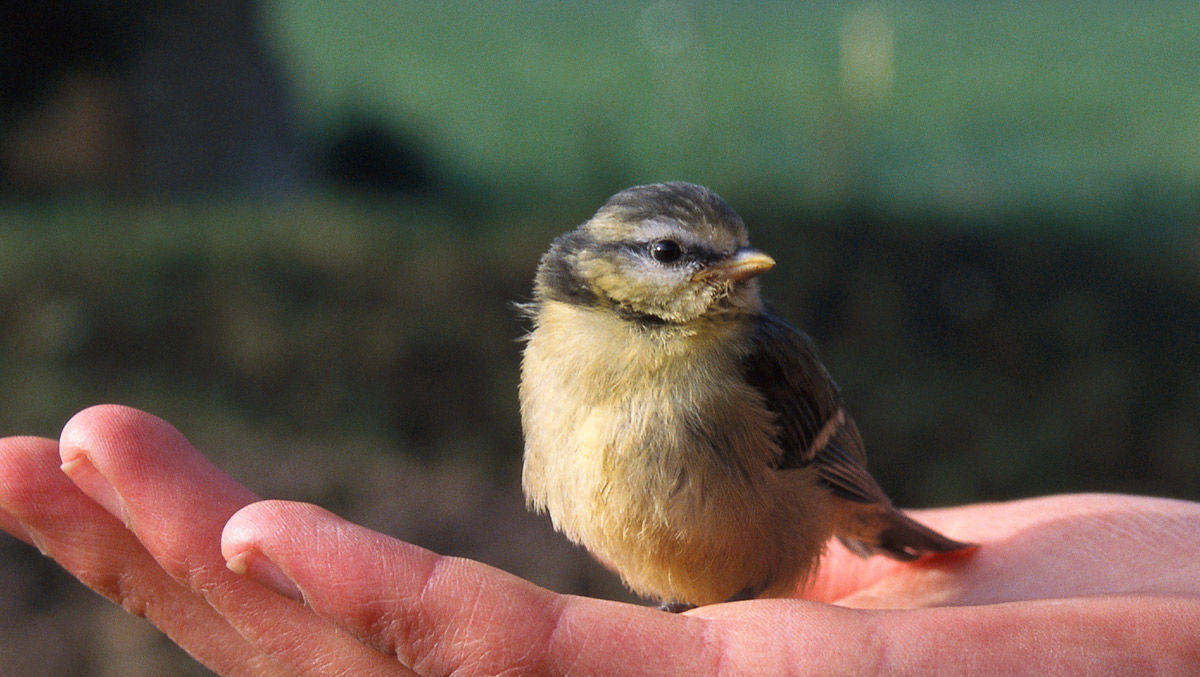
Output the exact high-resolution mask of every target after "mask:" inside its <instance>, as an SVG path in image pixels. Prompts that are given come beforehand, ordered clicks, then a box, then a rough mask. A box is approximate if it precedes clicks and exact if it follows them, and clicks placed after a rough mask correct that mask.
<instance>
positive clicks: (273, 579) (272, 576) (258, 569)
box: [225, 550, 304, 602]
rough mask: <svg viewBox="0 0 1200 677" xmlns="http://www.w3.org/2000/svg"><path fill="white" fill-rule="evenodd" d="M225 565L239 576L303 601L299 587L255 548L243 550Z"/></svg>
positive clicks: (289, 597)
mask: <svg viewBox="0 0 1200 677" xmlns="http://www.w3.org/2000/svg"><path fill="white" fill-rule="evenodd" d="M225 566H227V567H229V570H230V571H232V572H233V573H235V574H238V575H239V576H245V577H247V578H249V579H250V580H252V581H254V582H256V583H258V584H259V585H263V586H266V587H268V588H270V589H272V590H274V591H275V592H277V593H279V594H281V595H283V596H284V597H287V598H288V599H294V600H296V601H297V602H302V601H304V597H303V596H302V595H301V594H300V588H299V587H297V586H296V584H295V583H293V582H292V579H290V578H288V577H287V575H285V574H284V573H283V570H282V569H280V568H279V567H278V566H276V565H275V563H274V562H272V561H271V560H269V559H267V558H266V557H265V556H264V555H263V554H262V553H260V552H258V551H257V550H245V551H243V552H240V553H238V554H236V555H234V556H233V557H230V558H229V559H228V560H226V561H225Z"/></svg>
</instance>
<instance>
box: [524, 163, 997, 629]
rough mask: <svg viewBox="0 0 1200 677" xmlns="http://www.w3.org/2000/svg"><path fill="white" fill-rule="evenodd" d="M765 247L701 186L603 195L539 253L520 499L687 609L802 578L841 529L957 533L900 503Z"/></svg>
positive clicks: (911, 546)
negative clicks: (774, 275) (762, 282)
mask: <svg viewBox="0 0 1200 677" xmlns="http://www.w3.org/2000/svg"><path fill="white" fill-rule="evenodd" d="M774 266H775V260H774V259H772V258H771V257H770V256H768V255H767V254H765V253H764V252H762V251H760V250H758V249H754V248H752V247H751V246H750V243H749V238H748V232H747V228H746V225H745V223H744V222H743V220H742V219H741V217H740V216H738V214H737V213H736V212H735V211H734V210H733V209H732V208H731V207H730V206H729V205H728V204H727V203H726V202H725V201H724V200H723V199H721V197H719V196H718V195H717V194H716V193H714V192H713V191H711V190H709V189H707V188H705V187H703V186H699V185H696V184H691V183H684V182H670V183H657V184H649V185H640V186H634V187H631V188H627V189H625V190H622V191H621V192H619V193H617V194H615V195H613V196H612V197H610V198H609V199H608V200H607V201H606V202H605V203H604V204H603V206H601V207H600V209H599V210H598V211H596V212H595V214H594V215H593V216H592V217H591V218H590V219H588V220H587V221H586V222H584V223H583V224H581V225H579V226H578V227H577V228H575V229H574V230H572V231H570V232H567V233H565V234H563V235H561V236H559V237H558V238H556V239H555V240H554V241H553V243H552V244H551V245H550V248H549V250H548V251H547V252H546V253H545V254H544V255H543V256H542V258H541V260H540V262H539V264H538V267H537V272H536V275H535V278H534V285H533V294H532V300H531V301H529V302H528V303H526V304H524V306H523V311H524V312H525V314H526V315H527V316H528V317H529V318H530V323H531V326H532V328H531V330H530V331H529V333H528V334H527V335H526V336H525V347H524V351H523V355H522V361H521V382H520V389H519V390H520V393H519V394H520V410H521V423H522V430H523V433H524V440H525V447H524V464H523V468H522V477H521V482H522V487H523V491H524V493H525V496H526V499H527V503H528V504H529V506H530V507H531V509H533V510H535V511H537V512H547V513H549V516H550V520H551V522H552V524H553V526H554V528H555V529H557V530H558V531H561V532H562V533H563V534H565V535H566V537H567V538H568V539H570V540H571V541H573V542H575V543H577V544H580V545H582V546H583V547H585V548H586V549H587V550H588V551H590V552H591V553H592V554H593V555H594V556H595V557H596V558H597V559H599V560H600V561H601V562H602V563H604V564H605V565H606V566H608V567H609V568H610V569H613V570H615V571H616V572H617V573H618V574H619V575H620V576H621V578H622V579H623V581H624V583H625V584H626V585H627V586H628V587H629V588H630V589H631V590H632V591H633V592H635V593H637V594H638V595H640V596H642V597H644V598H649V599H653V600H656V601H658V602H659V603H660V604H661V606H662V608H664V609H667V610H671V611H682V610H686V609H690V608H693V607H696V606H702V605H707V604H715V603H720V602H726V601H738V600H747V599H755V598H766V597H794V596H796V595H797V594H798V590H799V589H800V588H801V586H803V585H804V583H805V582H806V581H807V580H808V579H809V577H810V576H811V575H812V574H813V572H814V570H815V568H816V566H817V563H818V561H819V560H820V557H821V555H822V553H823V552H824V550H825V548H826V544H827V543H828V542H829V541H830V540H831V539H832V538H834V537H836V538H838V539H839V540H840V541H842V542H843V543H844V544H845V545H846V547H847V548H849V549H850V550H851V551H853V552H854V553H856V554H858V555H861V556H863V557H867V556H870V555H872V554H883V555H887V556H889V557H892V558H894V559H897V560H902V561H909V560H913V559H916V558H918V557H920V556H922V555H924V554H926V553H944V552H952V551H957V550H965V549H968V548H971V547H974V546H973V545H972V544H968V543H964V542H959V541H956V540H953V539H951V538H948V537H946V536H944V535H942V534H940V533H938V532H936V531H934V530H932V529H930V528H928V527H926V526H924V525H922V524H920V523H918V522H916V521H915V520H913V519H911V518H909V517H907V516H906V515H905V514H904V513H902V512H900V511H899V510H898V509H896V508H895V507H894V506H893V505H892V503H891V501H890V500H889V499H888V497H887V496H886V495H885V494H884V492H883V489H882V488H880V486H879V484H878V483H877V482H876V480H875V479H874V478H873V477H872V476H871V474H870V473H869V472H868V471H867V466H866V456H865V452H864V447H863V441H862V438H861V435H860V434H859V431H858V428H857V426H856V425H855V422H854V419H853V418H851V416H850V414H849V412H848V411H847V409H846V407H845V405H844V403H843V400H842V397H841V395H840V393H839V390H838V387H837V385H836V384H835V383H834V381H833V379H832V378H831V377H830V375H829V373H828V371H827V370H826V368H825V367H824V365H823V364H822V363H821V361H820V360H819V359H818V357H817V354H816V350H815V348H814V346H813V342H812V341H811V339H809V338H808V337H807V336H806V335H805V334H804V333H802V332H801V331H799V330H797V329H794V328H793V327H792V326H790V325H789V324H787V323H786V322H785V321H784V320H782V319H780V318H779V317H777V316H776V315H775V314H773V313H772V312H770V310H769V309H767V307H766V306H765V305H764V303H763V301H762V299H761V294H760V291H759V284H758V277H759V276H760V275H761V274H762V273H765V272H766V271H768V270H770V269H771V268H773V267H774Z"/></svg>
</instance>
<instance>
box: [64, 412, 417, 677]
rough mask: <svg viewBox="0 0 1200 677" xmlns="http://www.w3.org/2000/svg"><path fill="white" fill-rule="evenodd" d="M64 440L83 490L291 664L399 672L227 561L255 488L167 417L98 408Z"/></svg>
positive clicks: (172, 571)
mask: <svg viewBox="0 0 1200 677" xmlns="http://www.w3.org/2000/svg"><path fill="white" fill-rule="evenodd" d="M60 444H61V446H60V453H61V457H62V461H63V467H64V470H66V471H67V473H68V474H69V475H70V477H71V479H72V480H73V481H74V482H75V484H76V485H77V486H78V487H79V488H80V489H82V490H83V491H84V492H85V493H87V494H88V495H89V496H91V497H92V498H93V499H94V500H96V501H97V502H98V503H100V504H101V505H102V506H105V508H106V509H108V510H109V511H110V512H112V513H113V514H115V515H117V516H119V517H120V518H121V520H122V521H124V522H125V524H126V525H127V526H128V528H129V529H130V530H131V531H132V532H133V533H134V535H135V536H136V537H137V539H138V541H140V543H141V544H142V545H143V546H144V547H145V548H146V550H147V551H148V552H149V554H150V556H151V557H153V558H154V560H155V561H156V562H157V563H158V565H159V566H161V567H162V569H163V570H165V571H166V573H167V574H168V575H170V576H171V577H172V578H174V579H175V580H176V581H178V582H179V583H180V584H182V585H183V586H186V587H187V588H188V589H190V590H193V591H195V592H197V593H198V594H199V595H201V596H202V597H203V599H204V600H205V601H207V602H208V604H209V605H211V606H212V607H213V608H214V609H215V610H216V611H217V612H218V613H219V614H220V615H221V616H223V617H224V618H225V619H226V620H227V621H228V622H229V624H230V625H232V626H233V627H234V628H235V629H236V630H237V631H238V633H240V634H241V635H242V636H243V637H245V638H246V639H247V640H248V641H249V642H250V643H251V644H252V645H254V646H255V647H257V648H258V649H259V650H260V651H262V652H263V653H265V654H267V655H269V656H272V657H273V658H275V659H276V660H278V661H279V662H280V663H282V664H283V665H285V666H286V667H287V668H288V670H290V671H294V672H299V673H311V674H322V673H328V671H329V669H330V666H331V665H336V666H339V667H340V669H344V670H345V671H346V672H347V673H348V674H379V673H386V672H390V671H394V670H395V669H396V665H395V662H394V661H392V660H389V659H388V658H387V657H385V656H382V655H381V654H379V653H378V652H376V651H373V650H371V649H369V648H367V647H365V646H363V645H362V644H361V643H359V642H358V641H356V640H355V639H354V638H352V637H350V636H349V635H347V634H346V633H344V632H342V631H341V630H339V629H338V628H337V627H336V626H334V625H333V624H331V623H329V622H328V621H325V620H323V619H321V618H319V617H318V616H316V615H315V614H313V613H311V612H310V611H309V610H307V609H304V608H303V607H302V606H300V605H298V604H295V603H293V602H290V601H288V600H285V599H283V598H281V597H279V596H278V595H275V594H273V593H271V592H270V591H268V590H265V589H264V588H263V587H262V586H259V585H255V584H254V583H252V582H250V581H247V580H245V579H244V578H242V577H241V576H238V575H236V574H234V573H232V572H231V571H229V569H228V568H226V566H225V560H224V559H223V558H222V557H221V551H220V537H221V530H222V529H223V527H224V525H225V522H226V520H227V519H228V518H229V516H230V515H232V514H233V513H234V512H235V511H237V510H238V509H239V508H241V507H242V506H244V505H246V504H247V503H249V502H251V501H252V500H254V495H253V494H252V493H250V491H249V490H247V489H246V488H245V487H243V486H241V485H240V484H238V483H237V482H235V481H233V480H232V479H230V478H229V477H228V476H227V475H225V474H224V473H222V472H221V471H220V470H219V469H218V468H216V466H214V465H213V464H212V463H210V462H209V461H208V459H206V458H205V457H204V456H203V455H201V454H200V453H199V452H198V451H196V450H195V449H194V448H193V447H192V446H191V445H190V444H189V443H188V442H187V440H186V439H184V438H183V436H182V435H180V434H179V432H178V431H176V430H175V429H174V428H172V427H171V426H170V425H168V424H167V423H166V422H164V421H162V420H160V419H157V418H155V417H153V416H150V415H149V414H145V413H143V412H140V411H137V410H135V409H129V408H127V407H118V406H100V407H92V408H90V409H87V410H84V411H82V412H80V413H79V414H77V415H76V416H75V417H74V418H72V419H71V420H70V421H69V422H68V423H67V425H66V427H65V428H64V429H63V432H62V438H61V442H60Z"/></svg>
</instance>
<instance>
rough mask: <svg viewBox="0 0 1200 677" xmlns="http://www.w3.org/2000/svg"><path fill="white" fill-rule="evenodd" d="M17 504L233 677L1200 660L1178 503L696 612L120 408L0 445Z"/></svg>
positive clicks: (1189, 556)
mask: <svg viewBox="0 0 1200 677" xmlns="http://www.w3.org/2000/svg"><path fill="white" fill-rule="evenodd" d="M60 465H61V469H60ZM64 471H65V473H64ZM0 510H2V511H3V512H2V513H0V526H2V527H3V528H4V530H5V531H8V532H9V533H11V534H13V535H14V536H16V537H18V538H20V539H23V540H25V541H27V542H30V543H32V544H35V545H37V547H39V548H40V549H41V550H42V551H43V552H45V553H46V554H47V555H48V556H50V557H53V558H54V559H55V560H57V561H58V562H59V564H61V565H62V566H63V567H64V568H66V569H67V570H68V571H70V572H71V573H72V574H73V575H75V576H76V577H78V578H79V579H80V580H81V581H82V582H83V583H84V584H86V585H87V586H89V587H91V588H92V589H94V590H95V591H97V592H99V593H100V594H102V595H104V596H105V597H108V598H109V599H111V600H113V601H115V602H117V603H119V604H121V605H122V606H124V607H125V608H126V609H128V610H129V611H131V612H132V613H135V614H139V615H143V616H145V617H146V618H147V619H149V620H150V621H151V622H152V623H154V624H155V625H157V626H158V627H159V628H161V629H162V630H163V631H164V632H166V633H167V634H168V635H169V636H170V637H171V638H172V639H173V640H174V641H175V642H177V643H178V644H180V645H181V646H182V647H183V648H184V649H186V650H187V651H188V652H190V653H191V654H192V655H193V656H195V657H196V658H197V659H198V660H200V661H201V662H203V663H204V664H205V665H207V666H209V667H211V668H212V669H214V670H216V671H218V672H221V673H224V674H272V673H302V674H321V675H328V674H355V675H359V674H376V673H393V672H405V671H414V672H417V673H421V674H445V673H449V672H463V673H468V674H491V673H499V672H510V673H521V674H525V673H540V672H550V673H565V672H580V673H585V674H595V673H621V674H627V673H633V672H652V673H663V672H665V673H676V674H678V673H684V674H690V673H712V672H751V671H752V672H759V673H779V672H787V671H808V672H814V671H821V672H837V673H846V672H870V671H882V672H895V671H905V672H915V671H928V670H933V669H937V670H939V671H941V672H946V671H951V672H971V671H978V672H995V671H997V670H1005V671H1010V672H1011V671H1036V672H1050V671H1059V672H1060V671H1065V670H1071V671H1073V672H1078V671H1079V670H1080V669H1087V668H1092V669H1094V670H1098V669H1100V668H1101V667H1103V668H1105V669H1106V670H1109V669H1112V668H1114V667H1116V668H1120V667H1124V668H1126V669H1130V668H1132V669H1137V670H1139V671H1149V670H1152V669H1155V668H1157V669H1158V670H1160V671H1162V670H1165V671H1168V672H1185V671H1193V670H1196V669H1198V667H1197V666H1200V633H1198V632H1197V628H1200V557H1197V553H1200V505H1197V504H1194V503H1188V502H1184V501H1174V500H1168V499H1155V498H1146V497H1134V496H1117V495H1074V496H1052V497H1045V498H1036V499H1028V500H1023V501H1016V502H1011V503H999V504H982V505H971V506H963V507H958V508H949V509H942V510H929V511H921V512H920V519H921V521H922V522H924V523H926V524H928V525H930V526H931V527H934V528H936V529H938V530H940V531H943V532H944V533H950V534H953V535H954V536H955V537H956V538H961V539H964V540H970V541H974V542H977V543H980V544H981V547H980V549H979V550H977V551H975V552H974V553H971V554H967V555H960V556H950V557H942V558H933V559H928V560H923V561H919V562H916V563H907V564H906V563H899V562H895V561H892V560H887V559H884V558H872V559H869V560H862V559H859V558H857V557H855V556H853V555H851V554H849V553H848V552H846V551H845V550H844V549H841V548H840V546H838V545H836V544H831V545H830V547H829V551H828V553H827V554H826V556H825V557H824V559H823V560H822V563H821V566H820V569H819V571H818V573H817V575H816V576H815V578H814V580H813V581H812V582H811V583H810V584H809V585H808V587H807V588H806V589H805V590H801V591H797V597H798V598H797V599H789V600H756V601H749V602H738V603H731V604H720V605H714V606H708V607H702V608H699V609H696V610H694V611H692V612H689V613H686V614H681V615H672V614H666V613H663V612H660V611H657V610H655V609H651V608H647V607H639V606H634V605H629V604H622V603H617V602H608V601H602V600H595V599H587V598H582V597H573V596H568V595H559V594H556V593H553V592H551V591H548V590H545V589H542V588H539V587H537V586H534V585H533V584H531V583H528V582H526V581H524V580H521V579H519V578H517V577H515V576H512V575H509V574H506V573H504V572H502V571H499V570H497V569H494V568H491V567H488V566H486V565H484V564H481V563H478V562H473V561H470V560H465V559H458V558H453V557H442V556H439V555H436V554H434V553H432V552H429V551H428V550H424V549H422V548H419V547H417V546H415V545H411V544H409V543H405V542H403V541H399V540H396V539H393V538H390V537H388V536H385V535H383V534H379V533H376V532H373V531H370V530H368V529H365V528H363V527H359V526H357V525H355V524H352V523H350V522H346V521H344V520H341V519H339V518H338V517H336V516H334V515H332V514H330V513H329V512H327V511H325V510H322V509H321V508H318V507H316V506H312V505H307V504H300V503H290V502H283V501H262V500H259V499H258V498H257V497H255V496H254V495H253V494H252V493H251V492H250V491H249V490H247V489H246V488H245V487H243V486H241V485H240V484H238V483H237V482H235V481H233V480H232V479H230V478H229V477H228V476H227V475H225V474H224V473H222V472H221V471H220V470H219V469H217V468H216V467H215V466H213V465H212V464H211V463H210V462H209V461H208V460H207V459H206V458H204V456H203V455H201V454H200V453H199V452H198V451H196V450H195V449H194V448H193V447H192V446H191V445H190V444H189V443H188V442H187V440H185V439H184V438H183V437H182V436H181V435H180V434H179V433H178V432H176V431H175V430H174V429H173V428H172V427H171V426H169V425H168V424H167V423H165V422H163V421H161V420H159V419H157V418H154V417H153V416H150V415H148V414H145V413H142V412H139V411H136V410H133V409H128V408H124V407H117V406H102V407H93V408H91V409H87V410H85V411H83V412H81V413H79V414H77V415H76V416H75V417H74V418H73V419H72V420H71V421H70V422H69V423H68V424H67V426H66V428H65V429H64V430H63V432H62V435H61V437H60V439H59V440H58V441H55V440H48V439H41V438H31V437H10V438H6V439H3V440H0Z"/></svg>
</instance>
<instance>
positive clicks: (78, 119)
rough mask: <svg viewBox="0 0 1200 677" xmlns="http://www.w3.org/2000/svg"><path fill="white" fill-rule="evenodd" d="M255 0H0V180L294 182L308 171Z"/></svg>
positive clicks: (65, 189)
mask: <svg viewBox="0 0 1200 677" xmlns="http://www.w3.org/2000/svg"><path fill="white" fill-rule="evenodd" d="M259 9H260V8H259V6H258V3H256V2H253V1H252V0H214V1H211V2H203V3H190V2H181V1H179V0H157V1H154V2H142V3H129V2H115V1H112V0H47V1H44V2H43V1H39V2H28V1H23V0H5V1H4V2H3V3H2V4H0V190H3V192H4V193H5V194H7V195H8V196H10V197H19V198H24V199H30V198H44V197H48V196H62V195H64V194H69V193H70V192H72V191H78V190H102V191H106V192H110V193H112V192H116V193H124V194H142V195H145V194H158V195H161V194H163V193H164V192H166V193H176V194H181V193H182V194H207V193H212V192H214V191H218V190H223V189H225V190H227V189H230V188H237V189H238V190H241V191H247V192H250V193H260V194H276V193H280V192H292V191H295V190H298V189H299V188H301V187H302V186H303V184H304V181H305V173H306V172H305V169H304V167H303V166H302V163H301V158H300V150H301V149H300V146H299V143H298V138H297V133H296V131H295V129H294V128H293V124H292V121H291V119H290V117H289V111H288V107H289V105H290V102H289V100H288V94H287V92H286V87H285V85H284V82H283V79H282V75H281V72H280V68H279V66H278V64H277V63H275V60H274V58H273V56H272V55H271V54H270V52H269V50H268V49H267V48H266V45H265V43H264V42H263V37H262V30H261V26H260V23H261V22H260V20H259V15H258V13H259Z"/></svg>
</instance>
